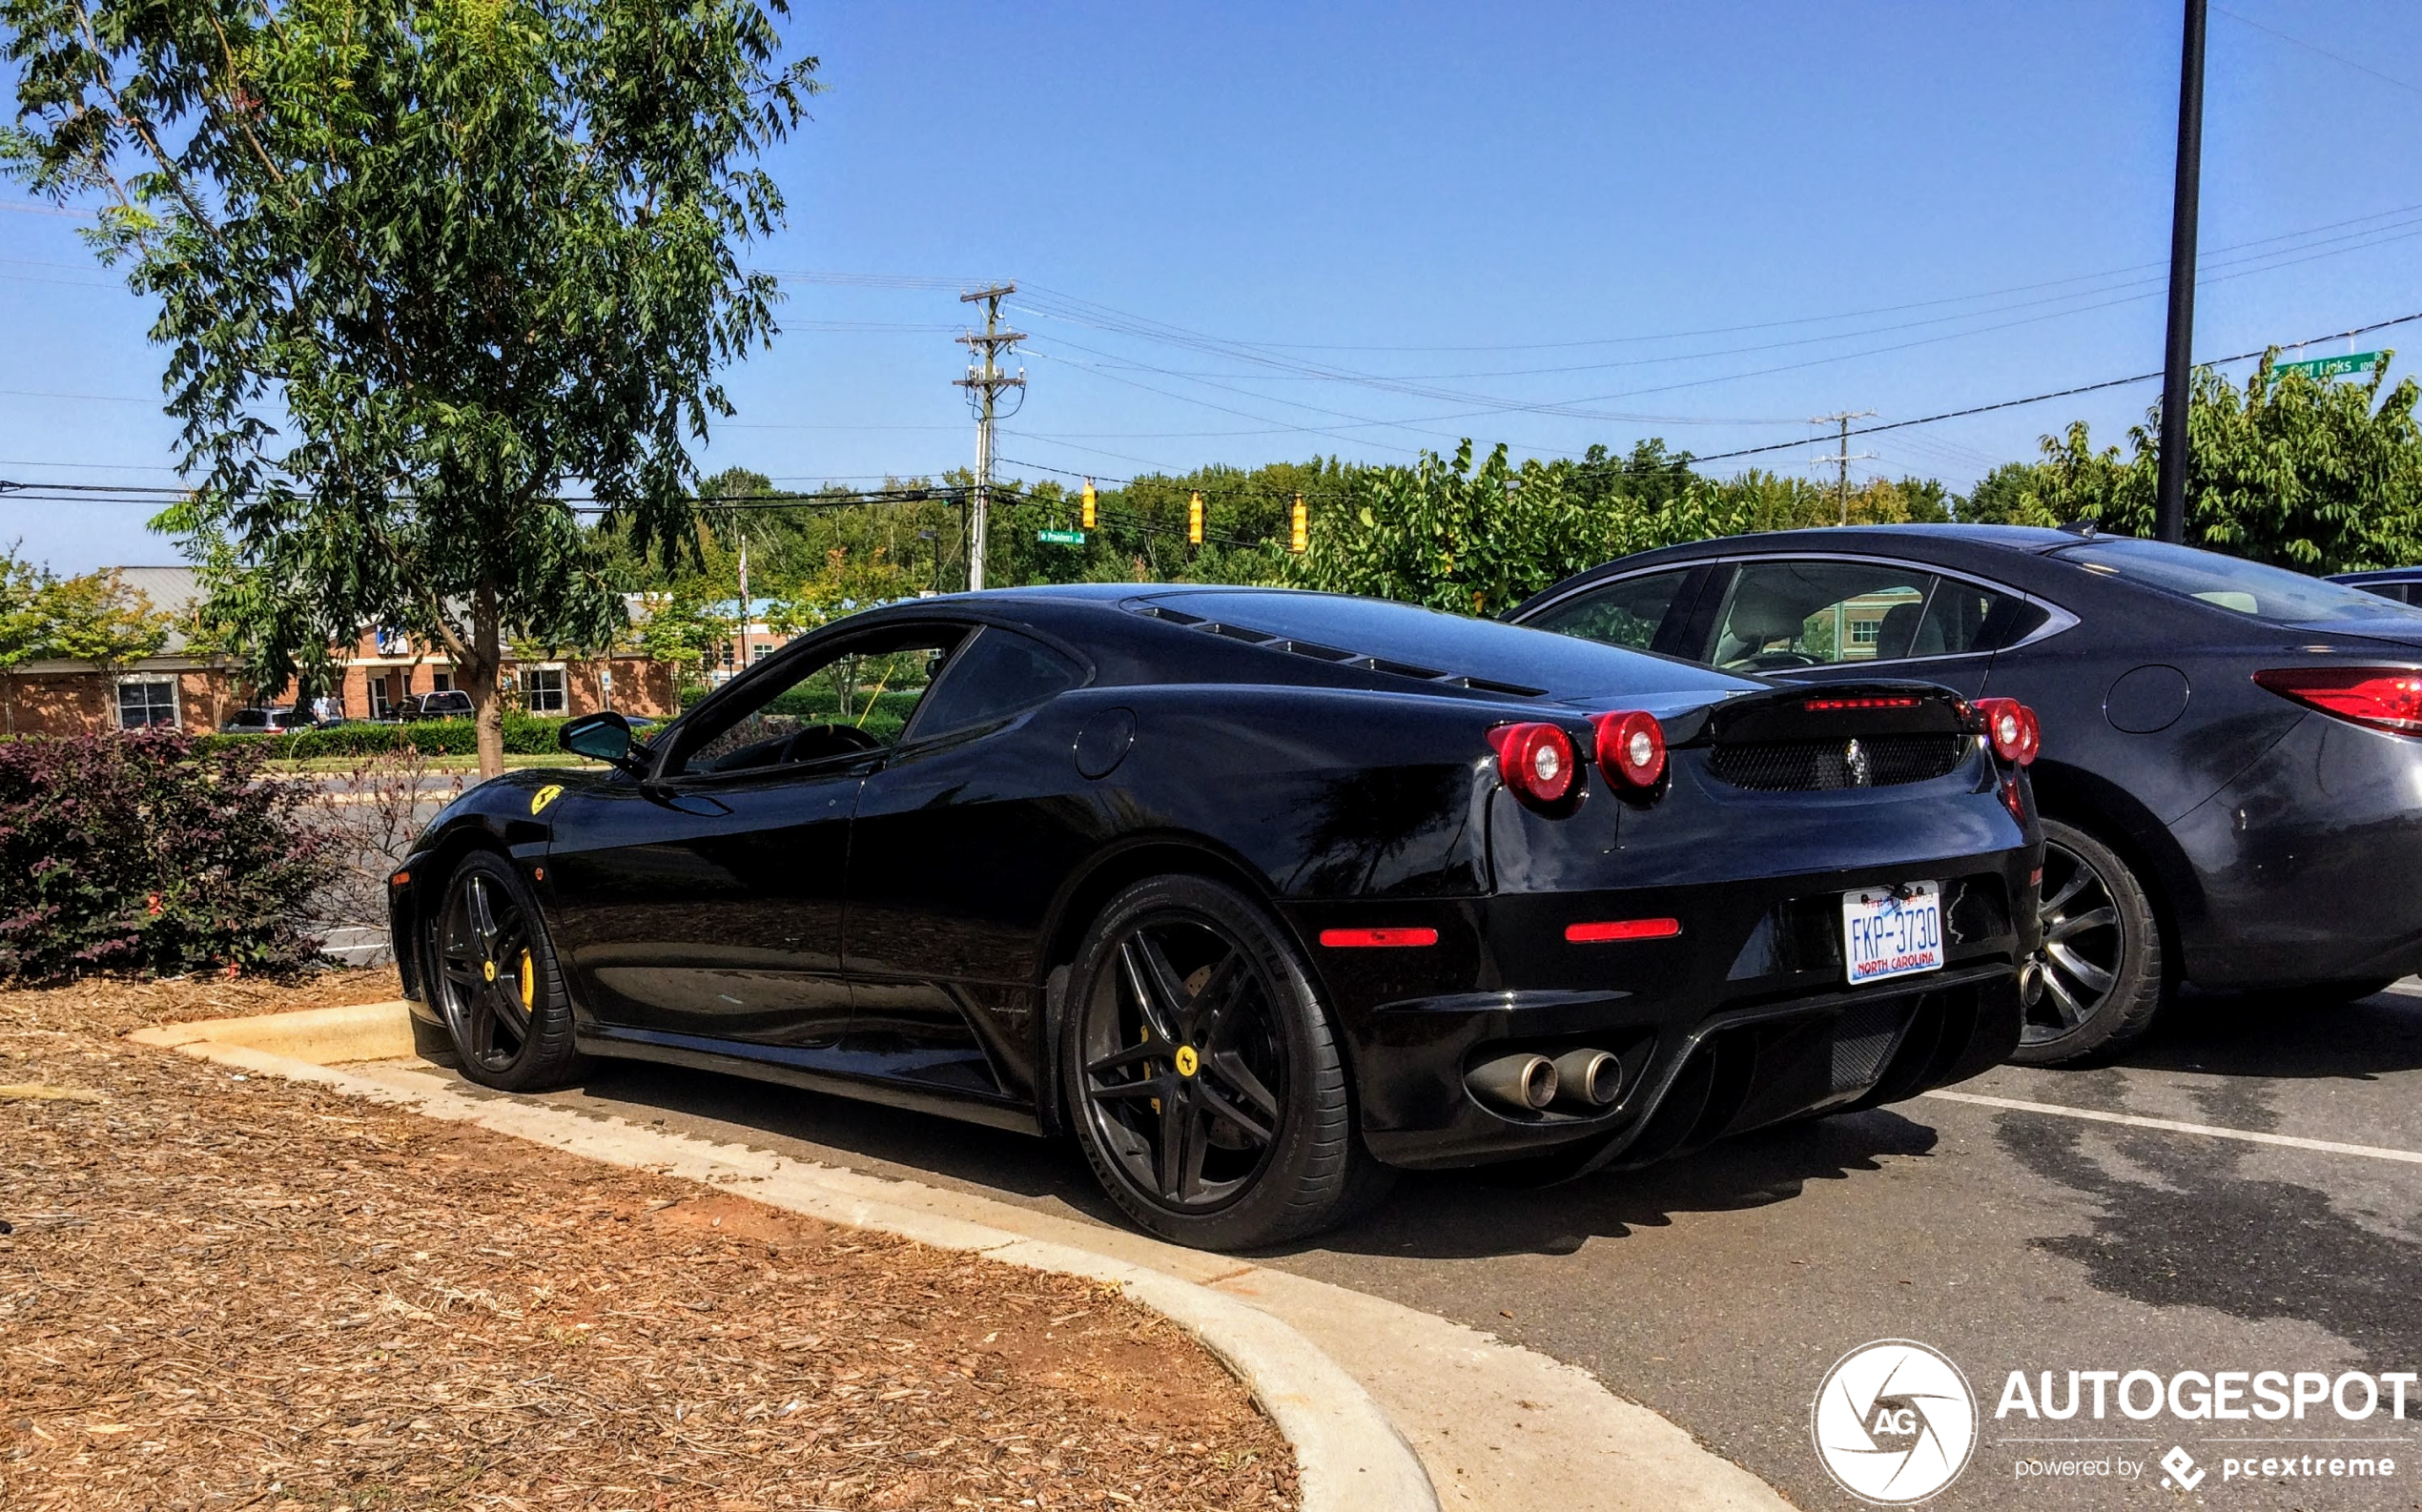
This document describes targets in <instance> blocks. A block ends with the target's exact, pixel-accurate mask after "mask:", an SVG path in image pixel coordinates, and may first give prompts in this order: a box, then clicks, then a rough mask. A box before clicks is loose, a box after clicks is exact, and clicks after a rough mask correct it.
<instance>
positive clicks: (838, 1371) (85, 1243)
mask: <svg viewBox="0 0 2422 1512" xmlns="http://www.w3.org/2000/svg"><path fill="white" fill-rule="evenodd" d="M393 995H394V981H393V978H392V977H391V976H385V975H383V974H382V973H378V972H332V973H327V974H326V975H324V976H322V977H318V978H315V979H312V981H311V983H310V985H309V986H308V988H307V989H305V990H304V991H300V992H297V991H290V990H281V989H277V988H274V987H269V986H266V985H262V984H255V983H250V982H227V981H223V980H220V979H216V978H213V979H207V980H195V981H191V982H184V983H170V984H154V985H133V984H126V985H114V984H85V985H82V986H79V987H75V988H70V989H63V990H60V991H48V992H31V991H14V992H10V991H0V1220H5V1221H6V1222H7V1224H8V1225H9V1226H10V1230H11V1231H12V1232H9V1233H6V1234H0V1507H20V1506H22V1507H59V1508H71V1507H72V1508H78V1509H82V1508H120V1507H125V1508H136V1507H140V1508H146V1509H149V1508H166V1507H192V1508H211V1509H236V1508H278V1507H283V1508H302V1507H312V1508H338V1507H342V1508H348V1509H354V1512H369V1509H381V1512H383V1509H387V1508H398V1507H466V1508H468V1507H502V1508H523V1509H538V1508H558V1507H598V1508H607V1507H613V1508H622V1507H627V1508H634V1509H641V1508H644V1509H657V1508H712V1509H716V1512H738V1509H743V1508H757V1507H800V1508H816V1507H828V1508H851V1509H856V1508H881V1509H891V1508H910V1507H914V1508H925V1507H955V1506H1034V1507H1043V1508H1055V1507H1057V1508H1074V1507H1089V1508H1105V1509H1106V1508H1120V1507H1152V1508H1213V1507H1221V1508H1245V1507H1253V1508H1261V1507H1269V1506H1292V1505H1294V1504H1295V1502H1296V1494H1295V1463H1294V1456H1293V1454H1292V1452H1291V1451H1290V1450H1289V1449H1288V1448H1287V1446H1286V1443H1285V1441H1284V1440H1283V1439H1282V1438H1281V1437H1280V1436H1279V1434H1278V1432H1277V1430H1276V1429H1275V1428H1273V1427H1272V1426H1271V1425H1270V1423H1269V1421H1268V1420H1266V1419H1264V1418H1262V1416H1261V1415H1260V1413H1259V1412H1258V1411H1256V1410H1255V1408H1254V1407H1253V1405H1252V1404H1251V1402H1250V1400H1248V1399H1247V1398H1246V1396H1245V1394H1244V1391H1243V1389H1242V1387H1241V1386H1240V1385H1239V1384H1238V1383H1237V1382H1236V1381H1235V1380H1234V1379H1231V1378H1230V1377H1229V1376H1228V1375H1227V1374H1226V1373H1225V1372H1224V1371H1223V1370H1222V1369H1221V1367H1220V1365H1219V1364H1218V1362H1217V1361H1216V1360H1214V1359H1212V1358H1211V1357H1210V1356H1209V1355H1208V1354H1206V1353H1205V1352H1204V1351H1203V1350H1202V1349H1201V1347H1200V1346H1198V1345H1196V1344H1195V1343H1194V1342H1193V1341H1192V1340H1191V1339H1190V1338H1187V1337H1186V1336H1185V1334H1184V1333H1183V1332H1182V1331H1180V1329H1178V1328H1177V1327H1175V1326H1174V1325H1172V1324H1170V1323H1168V1322H1166V1321H1165V1320H1163V1319H1161V1318H1159V1317H1158V1316H1157V1315H1155V1314H1152V1313H1150V1312H1147V1311H1146V1310H1144V1309H1142V1308H1140V1307H1138V1306H1136V1305H1134V1304H1133V1303H1130V1302H1128V1301H1126V1300H1125V1299H1123V1298H1122V1297H1120V1296H1119V1293H1118V1292H1117V1290H1116V1289H1115V1288H1104V1287H1102V1286H1100V1285H1098V1284H1097V1283H1094V1282H1089V1281H1085V1280H1081V1279H1078V1278H1075V1277H1053V1276H1044V1275H1038V1274H1037V1273H1035V1272H1031V1271H1023V1270H1017V1269H1015V1268H1012V1267H1009V1266H1004V1265H999V1264H995V1263H993V1262H990V1261H985V1260H981V1259H977V1258H974V1257H966V1256H959V1255H953V1254H949V1253H946V1252H942V1251H937V1250H932V1249H928V1248H925V1247H923V1246H921V1245H916V1244H912V1243H908V1242H906V1241H902V1240H895V1239H890V1238H885V1237H881V1236H872V1235H868V1234H862V1233H857V1232H854V1231H850V1230H844V1229H837V1228H832V1227H829V1226H827V1225H824V1224H820V1223H817V1222H815V1221H813V1220H811V1219H808V1218H803V1217H800V1216H796V1215H792V1214H789V1213H784V1212H781V1211H778V1210H776V1209H772V1208H768V1207H765V1206H762V1205H760V1204H757V1203H754V1202H750V1201H749V1200H747V1199H745V1198H740V1197H735V1196H732V1195H729V1194H727V1193H723V1192H721V1191H717V1190H713V1189H710V1188H708V1187H705V1186H700V1185H696V1184H693V1183H689V1182H684V1181H678V1180H674V1179H670V1178H667V1177H659V1176H654V1175H647V1174H645V1173H637V1172H626V1171H622V1170H619V1169H616V1168H612V1167H606V1166H601V1165H595V1164H591V1163H589V1162H586V1161H583V1160H580V1159H577V1158H575V1157H573V1156H570V1155H566V1154H561V1153H559V1152H555V1151H551V1150H546V1149H544V1148H542V1147H540V1146H537V1145H532V1144H527V1143H524V1142H523V1141H519V1140H514V1139H510V1138H506V1137H504V1136H502V1135H497V1134H489V1133H487V1132H485V1131H481V1130H476V1129H465V1128H462V1127H460V1126H456V1125H449V1124H440V1123H435V1122H432V1121H430V1120H426V1119H422V1118H419V1117H416V1116H414V1115H413V1114H406V1113H401V1112H398V1111H394V1110H391V1109H386V1108H382V1107H379V1106H376V1105H372V1104H365V1103H361V1102H357V1101H354V1100H351V1099H348V1098H345V1097H342V1096H339V1095H338V1094H336V1093H330V1092H327V1091H324V1090H321V1089H318V1088H314V1087H310V1086H307V1085H302V1084H298V1083H290V1082H285V1081H280V1080H277V1079H274V1078H262V1077H257V1076H255V1077H246V1076H243V1075H239V1074H236V1073H231V1072H230V1071H228V1070H227V1069H225V1068H222V1067H217V1066H213V1065H210V1064H208V1063H205V1062H201V1061H196V1060H193V1059H190V1058H188V1057H186V1056H183V1055H178V1054H175V1053H174V1052H166V1051H156V1050H152V1049H149V1048H147V1047H143V1046H136V1045H130V1044H127V1043H124V1042H123V1041H121V1040H119V1039H118V1038H117V1037H116V1036H117V1034H119V1033H121V1032H124V1031H125V1030H127V1029H129V1028H133V1027H135V1026H137V1025H139V1024H143V1023H160V1022H169V1021H173V1020H177V1019H187V1018H203V1017H210V1016H214V1015H218V1014H227V1013H233V1012H246V1011H275V1010H277V1009H280V1008H293V1007H309V1006H319V1005H322V1004H333V1003H337V1002H359V1001H375V1000H377V999H379V998H380V997H387V996H393Z"/></svg>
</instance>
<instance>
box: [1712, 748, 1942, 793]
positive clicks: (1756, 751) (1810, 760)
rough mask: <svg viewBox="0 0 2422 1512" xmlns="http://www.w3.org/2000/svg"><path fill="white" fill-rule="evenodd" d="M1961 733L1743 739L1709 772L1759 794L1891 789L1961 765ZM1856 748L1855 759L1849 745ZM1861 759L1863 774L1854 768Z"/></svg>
mask: <svg viewBox="0 0 2422 1512" xmlns="http://www.w3.org/2000/svg"><path fill="white" fill-rule="evenodd" d="M1968 740H1969V737H1967V736H1965V735H1861V736H1859V737H1858V739H1857V740H1856V741H1853V740H1849V739H1840V740H1778V741H1745V742H1741V743H1738V744H1734V745H1728V746H1716V747H1715V749H1714V753H1713V754H1712V755H1711V756H1710V757H1709V759H1708V771H1709V772H1710V774H1711V775H1713V776H1714V778H1715V779H1716V780H1717V781H1718V782H1725V783H1730V784H1732V785H1733V786H1734V787H1750V788H1755V789H1756V790H1757V791H1759V792H1775V793H1779V792H1816V791H1822V790H1825V789H1829V788H1836V787H1898V786H1899V785H1900V784H1902V783H1921V782H1925V781H1927V780H1928V779H1930V778H1935V777H1940V776H1941V775H1943V774H1944V773H1945V772H1948V771H1949V770H1951V768H1953V767H1954V766H1959V765H1960V755H1961V753H1962V752H1963V751H1964V750H1965V749H1966V748H1967V745H1968ZM1854 745H1855V746H1858V753H1857V755H1856V756H1854V755H1853V753H1852V751H1851V747H1852V746H1854ZM1862 758H1863V761H1864V764H1865V766H1866V774H1865V778H1864V780H1863V781H1862V780H1861V779H1860V776H1859V772H1858V766H1859V765H1860V760H1861V759H1862Z"/></svg>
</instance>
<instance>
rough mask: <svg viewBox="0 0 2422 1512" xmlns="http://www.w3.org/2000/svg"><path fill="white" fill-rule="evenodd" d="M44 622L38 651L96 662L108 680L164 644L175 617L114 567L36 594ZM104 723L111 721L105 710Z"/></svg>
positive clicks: (58, 581)
mask: <svg viewBox="0 0 2422 1512" xmlns="http://www.w3.org/2000/svg"><path fill="white" fill-rule="evenodd" d="M35 612H36V613H37V614H38V615H39V616H40V617H41V619H42V620H43V622H44V625H43V641H44V644H43V646H42V651H41V654H42V655H44V656H50V657H57V658H59V659H61V660H63V661H69V662H85V663H90V664H92V665H93V666H97V667H99V668H100V669H101V671H102V672H103V673H104V674H106V675H107V676H108V677H109V679H110V681H111V682H112V683H113V684H114V683H115V682H116V680H117V677H118V675H119V674H120V673H122V672H124V671H125V670H126V669H127V668H128V667H129V666H131V665H133V664H135V663H136V662H139V661H141V660H142V659H143V658H145V657H147V656H152V655H154V654H156V653H157V652H158V651H159V648H160V647H161V646H163V645H166V644H168V636H169V631H170V630H171V629H172V628H173V627H174V623H175V621H174V616H171V615H168V614H164V613H162V612H160V611H159V610H157V609H155V608H154V607H153V606H152V600H151V596H150V595H149V594H146V593H144V592H143V591H142V590H140V589H139V588H130V587H128V586H127V584H126V580H125V579H124V578H123V577H122V576H121V575H120V574H119V573H118V571H117V569H116V568H114V567H110V568H105V569H103V570H101V571H99V572H88V573H84V574H82V575H81V576H78V577H73V578H59V579H55V580H53V581H52V582H49V583H47V584H45V585H44V586H43V588H42V589H41V590H40V591H39V592H38V593H37V594H36V596H35ZM102 722H103V727H105V728H106V727H109V726H110V725H112V724H113V715H112V714H111V713H110V712H107V711H105V712H104V713H103V715H102Z"/></svg>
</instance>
